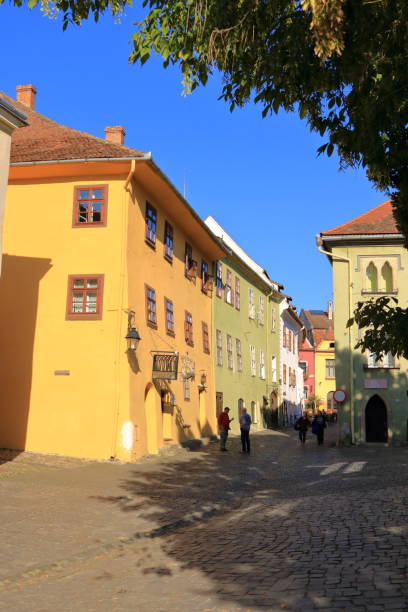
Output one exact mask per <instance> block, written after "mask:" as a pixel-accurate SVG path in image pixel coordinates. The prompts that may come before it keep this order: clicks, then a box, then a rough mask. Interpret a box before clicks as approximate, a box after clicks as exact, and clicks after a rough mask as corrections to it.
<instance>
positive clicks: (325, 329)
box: [300, 302, 336, 412]
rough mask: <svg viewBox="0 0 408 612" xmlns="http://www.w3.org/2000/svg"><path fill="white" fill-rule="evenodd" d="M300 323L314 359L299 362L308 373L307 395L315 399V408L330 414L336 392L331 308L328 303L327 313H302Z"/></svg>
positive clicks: (315, 311) (306, 377) (316, 311)
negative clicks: (304, 330)
mask: <svg viewBox="0 0 408 612" xmlns="http://www.w3.org/2000/svg"><path fill="white" fill-rule="evenodd" d="M300 319H301V320H302V322H303V324H304V325H305V329H306V337H307V340H308V342H309V344H310V346H311V348H312V350H313V357H308V359H309V361H310V359H312V361H313V363H309V364H308V363H307V362H306V361H304V362H301V364H302V363H303V364H305V365H304V368H303V369H304V370H305V372H307V374H306V376H305V385H306V386H307V390H308V393H307V395H308V396H311V397H314V398H315V400H314V403H315V404H316V406H315V407H316V408H317V407H318V408H320V410H326V411H329V412H330V411H332V410H333V408H334V401H333V392H334V391H335V390H336V388H335V386H336V375H335V357H334V328H333V304H332V302H329V304H328V308H327V310H302V311H301V313H300ZM307 350H309V349H307ZM301 359H302V356H301ZM310 366H311V367H310ZM305 388H306V387H305Z"/></svg>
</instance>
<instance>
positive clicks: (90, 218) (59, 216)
mask: <svg viewBox="0 0 408 612" xmlns="http://www.w3.org/2000/svg"><path fill="white" fill-rule="evenodd" d="M0 95H1V97H3V99H6V100H7V101H10V100H9V99H8V98H7V96H5V95H4V94H0ZM34 101H35V96H34V94H33V95H32V96H31V98H30V99H29V104H30V105H31V107H30V106H27V102H28V101H27V99H24V100H21V101H20V102H19V101H17V102H14V101H13V103H14V104H15V106H16V107H17V108H18V109H19V110H24V112H25V113H26V114H27V116H28V120H29V123H30V125H29V126H27V127H24V128H21V129H20V130H18V131H17V132H16V133H15V136H13V140H12V151H11V169H10V180H9V189H8V196H7V208H6V211H7V212H6V217H5V226H4V253H5V256H4V260H3V262H4V263H3V265H4V273H3V277H2V279H1V282H0V340H1V346H2V347H3V350H2V355H1V358H0V359H1V366H0V384H1V388H2V400H3V401H2V408H1V411H0V446H2V447H7V448H15V449H28V450H31V451H37V452H48V453H58V454H66V455H72V456H84V457H92V458H109V457H117V458H119V459H124V460H132V459H133V458H135V457H139V456H141V455H144V454H146V453H156V452H157V451H158V450H159V449H160V448H162V447H164V446H166V445H170V444H174V443H180V442H187V441H188V440H189V439H196V438H200V437H201V436H204V435H205V436H208V435H211V434H212V433H215V431H216V423H215V406H214V401H213V398H214V395H215V390H214V384H213V371H212V354H211V353H212V346H210V345H211V338H212V330H211V301H212V286H211V284H212V283H211V277H210V276H209V275H208V270H211V266H212V263H213V261H215V260H217V259H219V258H221V257H223V256H224V255H225V252H224V251H223V249H222V248H221V247H220V246H219V244H218V242H217V241H216V240H215V239H214V238H213V237H212V235H211V234H210V233H209V231H208V230H207V228H206V226H205V225H204V223H203V222H202V221H201V220H200V218H199V217H198V215H197V214H196V213H195V212H194V211H193V209H192V208H191V207H190V206H189V205H188V204H187V202H186V201H185V200H184V199H183V198H182V196H181V195H180V194H179V193H178V192H177V190H176V189H175V188H174V186H173V185H172V184H171V183H170V182H169V180H168V179H167V177H166V176H165V175H164V174H163V173H162V172H161V171H160V169H159V168H158V167H157V166H156V164H155V163H154V162H153V160H152V159H151V156H150V155H145V154H143V153H142V152H140V151H137V150H135V149H131V148H129V147H125V146H123V139H124V130H123V129H122V128H120V127H113V128H107V129H106V137H107V140H103V139H100V138H96V137H94V136H91V135H89V134H85V133H83V132H78V131H76V130H72V129H70V128H66V127H64V126H61V125H59V124H57V123H55V122H53V121H51V120H50V119H48V118H46V117H44V116H42V115H40V114H38V113H36V112H35V111H34V110H33V106H34ZM24 103H25V104H24ZM126 337H127V339H125V338H126ZM138 338H140V341H139V342H137V340H138ZM135 344H137V346H136V348H134V345H135ZM128 345H129V348H128ZM130 345H132V347H133V348H132V347H130Z"/></svg>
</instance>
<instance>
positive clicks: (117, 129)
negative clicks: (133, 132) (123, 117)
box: [105, 125, 126, 145]
mask: <svg viewBox="0 0 408 612" xmlns="http://www.w3.org/2000/svg"><path fill="white" fill-rule="evenodd" d="M125 135H126V132H125V129H124V128H123V127H122V126H121V125H111V126H109V127H106V128H105V138H106V140H109V142H112V143H113V144H119V145H123V143H124V142H125Z"/></svg>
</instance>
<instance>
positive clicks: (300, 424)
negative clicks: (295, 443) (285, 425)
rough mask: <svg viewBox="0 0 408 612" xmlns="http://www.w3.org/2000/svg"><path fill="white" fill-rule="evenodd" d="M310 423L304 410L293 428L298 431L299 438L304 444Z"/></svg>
mask: <svg viewBox="0 0 408 612" xmlns="http://www.w3.org/2000/svg"><path fill="white" fill-rule="evenodd" d="M310 425H311V423H310V421H309V419H308V416H307V412H306V410H305V411H304V413H303V415H302V416H301V417H299V418H298V420H297V421H296V423H295V429H296V431H298V432H299V440H300V442H301V443H302V444H305V442H306V434H307V430H308V428H309V427H310Z"/></svg>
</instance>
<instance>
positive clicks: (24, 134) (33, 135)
mask: <svg viewBox="0 0 408 612" xmlns="http://www.w3.org/2000/svg"><path fill="white" fill-rule="evenodd" d="M0 97H1V98H3V99H4V100H6V101H9V102H10V103H11V104H13V105H14V106H15V107H16V108H17V109H21V110H23V109H24V113H25V114H26V115H27V118H28V122H29V125H28V126H25V127H23V128H20V129H19V130H16V131H15V132H14V133H13V136H12V155H11V163H16V162H22V161H23V162H24V161H25V162H27V163H29V162H30V161H51V160H67V159H75V158H76V157H84V158H87V157H89V158H94V157H96V158H100V159H103V158H104V155H103V151H109V150H110V152H111V154H110V155H106V156H105V157H115V155H116V156H118V157H124V154H127V156H129V157H143V156H144V155H145V153H144V152H143V151H140V150H138V149H135V148H134V147H129V146H127V145H123V144H119V143H114V142H111V141H109V140H106V139H104V138H101V137H100V136H95V135H94V134H90V133H89V132H84V131H82V130H77V129H75V128H72V127H69V126H67V125H63V124H62V123H58V122H57V121H55V120H54V119H51V118H50V117H47V116H46V115H43V114H42V113H39V112H38V111H36V110H34V109H32V108H30V107H29V106H26V105H24V104H22V103H21V102H19V101H18V100H14V99H13V98H11V97H10V96H8V95H7V94H5V93H4V92H2V91H0ZM47 128H48V129H50V130H55V131H59V134H56V133H55V132H54V133H51V134H50V135H49V137H48V138H47ZM64 136H65V139H64ZM81 141H82V142H81ZM33 143H35V146H32V144H33ZM88 148H89V151H88ZM21 149H23V151H22V150H21ZM78 150H79V151H80V155H75V154H74V153H73V151H78ZM85 154H86V155H85Z"/></svg>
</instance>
